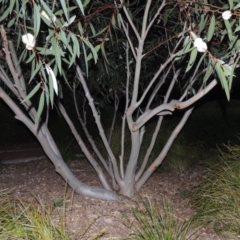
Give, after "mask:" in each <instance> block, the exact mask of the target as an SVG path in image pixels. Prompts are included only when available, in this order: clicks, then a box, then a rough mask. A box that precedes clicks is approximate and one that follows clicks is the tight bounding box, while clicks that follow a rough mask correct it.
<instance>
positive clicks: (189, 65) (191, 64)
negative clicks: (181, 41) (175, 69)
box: [185, 48, 198, 73]
mask: <svg viewBox="0 0 240 240" xmlns="http://www.w3.org/2000/svg"><path fill="white" fill-rule="evenodd" d="M197 53H198V51H197V48H194V49H193V50H192V52H191V55H190V60H189V62H188V65H187V69H186V71H185V73H186V72H188V71H189V70H190V69H191V68H192V66H193V65H194V62H195V60H196V57H197Z"/></svg>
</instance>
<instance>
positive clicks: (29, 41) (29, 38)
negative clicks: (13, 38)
mask: <svg viewBox="0 0 240 240" xmlns="http://www.w3.org/2000/svg"><path fill="white" fill-rule="evenodd" d="M22 41H23V43H24V44H26V49H28V50H32V49H33V48H34V47H35V44H36V40H35V38H34V36H33V35H32V34H31V33H27V34H25V35H23V36H22Z"/></svg>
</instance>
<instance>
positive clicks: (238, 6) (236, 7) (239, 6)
mask: <svg viewBox="0 0 240 240" xmlns="http://www.w3.org/2000/svg"><path fill="white" fill-rule="evenodd" d="M238 8H240V2H239V3H238V4H237V5H236V6H235V7H234V8H233V9H234V10H235V9H238Z"/></svg>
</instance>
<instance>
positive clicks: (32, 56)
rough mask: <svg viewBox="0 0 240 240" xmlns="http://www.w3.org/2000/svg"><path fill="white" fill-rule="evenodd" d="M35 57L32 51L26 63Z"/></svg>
mask: <svg viewBox="0 0 240 240" xmlns="http://www.w3.org/2000/svg"><path fill="white" fill-rule="evenodd" d="M34 58H35V52H33V53H32V54H31V56H30V57H29V58H28V60H27V61H26V63H29V62H32V60H33V59H34Z"/></svg>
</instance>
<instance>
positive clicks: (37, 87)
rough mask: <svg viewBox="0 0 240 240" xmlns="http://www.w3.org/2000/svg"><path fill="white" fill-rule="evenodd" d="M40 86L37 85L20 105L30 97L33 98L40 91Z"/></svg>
mask: <svg viewBox="0 0 240 240" xmlns="http://www.w3.org/2000/svg"><path fill="white" fill-rule="evenodd" d="M40 87H41V84H40V83H38V84H37V85H36V86H35V87H34V88H33V89H32V91H31V92H30V93H29V94H28V95H27V96H26V97H25V98H24V99H23V100H22V101H21V103H24V102H26V101H28V100H29V99H30V98H31V97H32V96H34V95H35V94H36V92H37V91H38V90H39V89H40Z"/></svg>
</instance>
